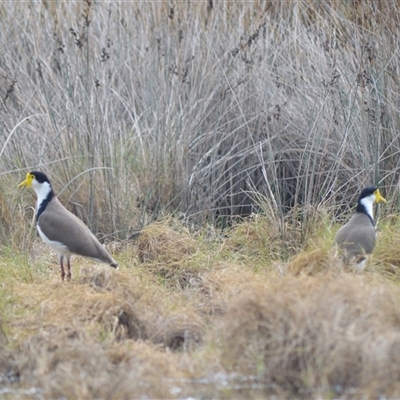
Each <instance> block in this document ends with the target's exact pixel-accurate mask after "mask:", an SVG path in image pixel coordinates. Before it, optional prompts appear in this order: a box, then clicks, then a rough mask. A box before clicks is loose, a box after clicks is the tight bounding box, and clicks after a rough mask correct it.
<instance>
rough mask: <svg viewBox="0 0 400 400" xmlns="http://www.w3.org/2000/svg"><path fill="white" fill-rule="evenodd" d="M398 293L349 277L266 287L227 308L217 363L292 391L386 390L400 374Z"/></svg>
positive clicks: (292, 280)
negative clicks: (399, 364)
mask: <svg viewBox="0 0 400 400" xmlns="http://www.w3.org/2000/svg"><path fill="white" fill-rule="evenodd" d="M399 296H400V292H399V290H398V288H396V287H394V286H388V285H382V284H374V283H371V282H368V281H367V279H365V278H364V277H362V276H354V275H348V274H342V275H340V276H336V277H335V278H329V277H326V276H321V277H306V276H303V277H296V278H294V277H287V278H283V279H282V280H281V281H280V282H277V281H275V282H274V283H273V284H272V285H271V284H270V283H269V282H265V284H264V287H260V288H259V290H257V291H253V292H252V293H251V292H246V293H245V295H240V294H239V295H238V296H237V298H236V299H233V300H232V302H231V303H230V305H229V307H228V310H227V313H226V315H225V317H224V320H223V323H222V328H221V330H220V331H219V332H218V333H219V334H221V333H222V337H221V338H220V339H218V340H219V343H220V344H221V345H222V346H223V348H224V349H225V352H224V354H223V356H222V363H223V365H225V366H226V367H227V368H228V369H229V370H234V371H240V373H242V374H253V375H255V376H257V377H258V378H259V380H260V381H262V382H264V383H266V384H277V385H279V386H281V387H283V388H290V390H291V391H292V393H296V392H297V391H299V390H308V389H311V388H314V389H315V388H317V387H321V388H323V387H325V388H330V389H332V390H333V389H334V388H336V390H337V391H338V393H346V390H349V391H351V390H352V389H354V388H370V387H372V386H374V387H375V386H376V385H378V387H379V390H381V391H383V392H382V393H387V392H386V389H384V388H385V385H386V387H388V388H395V387H396V384H395V383H394V382H395V381H396V380H398V378H399V372H400V369H399V368H398V367H397V365H398V361H399V360H398V361H397V362H396V363H393V357H396V354H398V352H397V350H396V351H395V352H394V353H393V350H395V349H397V348H398V347H399V345H400V335H399V333H398V326H399V322H400V312H399V311H398V301H399ZM387 338H389V342H388V343H387V342H386V339H387ZM385 342H386V344H385V345H383V343H385ZM378 343H380V344H379V346H377V344H378ZM382 370H385V371H386V372H387V374H383V373H381V372H380V371H382ZM376 374H379V378H378V377H377V375H376ZM394 378H395V379H394ZM390 390H391V389H389V391H390Z"/></svg>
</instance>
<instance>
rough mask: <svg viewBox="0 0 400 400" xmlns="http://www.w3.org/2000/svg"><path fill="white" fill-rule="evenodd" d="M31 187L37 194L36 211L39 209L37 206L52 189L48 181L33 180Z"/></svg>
mask: <svg viewBox="0 0 400 400" xmlns="http://www.w3.org/2000/svg"><path fill="white" fill-rule="evenodd" d="M32 187H33V189H35V192H36V196H37V202H36V211H37V210H39V207H40V205H41V204H42V202H43V200H45V199H46V197H47V196H48V195H49V193H50V192H51V190H52V189H51V186H50V183H49V182H43V183H39V182H37V181H35V180H34V181H33V182H32Z"/></svg>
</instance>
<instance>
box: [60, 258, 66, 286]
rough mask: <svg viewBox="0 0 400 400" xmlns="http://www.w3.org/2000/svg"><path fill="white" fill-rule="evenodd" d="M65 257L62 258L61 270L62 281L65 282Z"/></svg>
mask: <svg viewBox="0 0 400 400" xmlns="http://www.w3.org/2000/svg"><path fill="white" fill-rule="evenodd" d="M63 260H64V256H60V268H61V280H62V281H63V280H64V278H65V271H64V264H63Z"/></svg>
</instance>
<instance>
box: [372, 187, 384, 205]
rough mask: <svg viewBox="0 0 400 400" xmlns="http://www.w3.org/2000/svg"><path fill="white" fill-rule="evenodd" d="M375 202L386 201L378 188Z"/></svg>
mask: <svg viewBox="0 0 400 400" xmlns="http://www.w3.org/2000/svg"><path fill="white" fill-rule="evenodd" d="M374 194H375V203H386V202H387V201H386V199H385V198H384V197H383V196H382V195H381V192H380V191H379V189H376V190H375V192H374Z"/></svg>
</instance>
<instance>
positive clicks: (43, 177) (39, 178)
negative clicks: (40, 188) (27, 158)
mask: <svg viewBox="0 0 400 400" xmlns="http://www.w3.org/2000/svg"><path fill="white" fill-rule="evenodd" d="M30 174H32V175H34V177H35V178H36V180H37V181H38V182H39V183H44V182H48V183H50V181H49V178H48V177H47V176H46V174H44V173H43V172H39V171H32V172H30Z"/></svg>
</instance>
